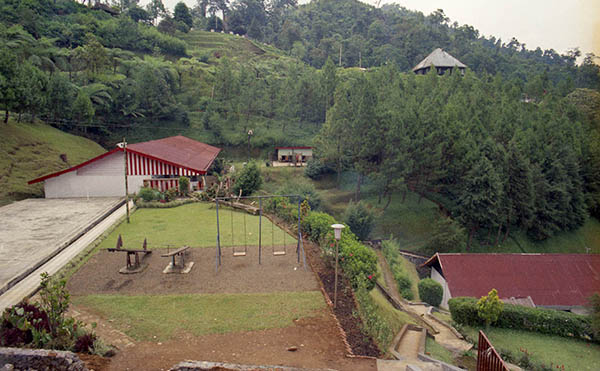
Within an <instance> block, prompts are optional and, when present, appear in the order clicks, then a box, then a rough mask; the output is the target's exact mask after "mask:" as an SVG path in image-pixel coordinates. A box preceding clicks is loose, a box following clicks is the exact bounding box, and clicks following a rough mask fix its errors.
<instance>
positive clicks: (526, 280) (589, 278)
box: [423, 254, 600, 307]
mask: <svg viewBox="0 0 600 371" xmlns="http://www.w3.org/2000/svg"><path fill="white" fill-rule="evenodd" d="M423 265H426V266H430V267H436V269H438V271H439V273H441V274H442V275H443V276H444V278H445V280H446V281H447V283H448V287H449V289H450V293H451V294H452V297H458V296H470V297H476V298H478V297H481V296H484V295H487V294H488V292H489V291H490V290H491V289H493V288H495V289H496V290H498V295H499V296H500V297H501V298H510V297H527V296H531V298H532V299H533V302H534V303H535V304H536V305H540V306H548V307H572V306H585V305H587V304H588V298H589V297H590V296H591V295H592V294H593V293H594V292H600V255H599V254H435V255H434V256H433V257H431V258H430V259H429V260H428V261H427V262H425V264H423Z"/></svg>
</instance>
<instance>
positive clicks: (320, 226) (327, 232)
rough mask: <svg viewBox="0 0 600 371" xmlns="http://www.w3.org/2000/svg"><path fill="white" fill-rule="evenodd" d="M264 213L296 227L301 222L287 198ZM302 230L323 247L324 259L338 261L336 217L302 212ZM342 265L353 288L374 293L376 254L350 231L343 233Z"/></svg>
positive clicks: (272, 201) (275, 201) (279, 199)
mask: <svg viewBox="0 0 600 371" xmlns="http://www.w3.org/2000/svg"><path fill="white" fill-rule="evenodd" d="M265 210H267V211H269V212H272V213H274V214H276V215H277V216H278V217H280V218H282V219H283V220H285V221H286V222H288V223H290V224H292V225H294V224H295V223H297V220H298V205H297V204H290V203H289V201H288V200H287V198H284V197H275V198H272V199H270V200H269V202H267V203H266V205H265ZM301 212H302V213H303V216H302V217H301V218H300V230H301V231H302V235H303V236H304V237H306V238H308V239H309V240H310V241H312V242H315V243H317V244H319V245H320V246H321V249H322V251H323V256H324V258H325V259H328V261H329V262H333V260H334V259H335V239H334V236H333V229H332V228H331V225H332V224H335V223H336V220H335V218H334V217H332V216H331V215H329V214H327V213H323V212H316V211H311V210H310V208H305V209H304V210H301ZM339 263H340V265H341V267H342V269H343V271H344V273H345V274H346V277H348V278H349V279H350V282H351V283H352V286H353V288H354V289H357V288H358V287H359V286H361V283H362V284H364V286H365V287H366V288H367V289H368V290H371V289H372V288H373V287H374V286H375V281H376V280H377V275H378V272H377V255H375V253H374V252H373V251H372V250H371V249H369V248H368V247H366V246H365V245H363V244H362V243H360V242H359V241H358V238H357V237H356V235H354V233H352V231H350V228H348V227H347V226H346V228H344V229H343V230H342V238H341V239H340V245H339Z"/></svg>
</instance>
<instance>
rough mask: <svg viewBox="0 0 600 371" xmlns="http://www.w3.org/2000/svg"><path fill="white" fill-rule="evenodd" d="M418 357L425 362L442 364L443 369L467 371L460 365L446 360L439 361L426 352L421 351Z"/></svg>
mask: <svg viewBox="0 0 600 371" xmlns="http://www.w3.org/2000/svg"><path fill="white" fill-rule="evenodd" d="M418 358H419V360H421V361H423V362H430V363H435V364H437V365H439V366H441V367H442V370H443V371H465V370H464V369H462V368H460V367H456V366H453V365H450V364H448V363H446V362H442V361H439V360H437V359H435V358H431V357H429V356H427V355H425V354H424V353H419V355H418Z"/></svg>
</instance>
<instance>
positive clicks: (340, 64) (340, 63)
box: [339, 44, 342, 67]
mask: <svg viewBox="0 0 600 371" xmlns="http://www.w3.org/2000/svg"><path fill="white" fill-rule="evenodd" d="M339 66H340V67H342V44H340V62H339Z"/></svg>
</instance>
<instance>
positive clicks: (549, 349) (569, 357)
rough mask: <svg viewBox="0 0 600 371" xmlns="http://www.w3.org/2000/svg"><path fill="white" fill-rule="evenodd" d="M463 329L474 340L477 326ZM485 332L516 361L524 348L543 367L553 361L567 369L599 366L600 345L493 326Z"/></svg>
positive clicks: (595, 367)
mask: <svg viewBox="0 0 600 371" xmlns="http://www.w3.org/2000/svg"><path fill="white" fill-rule="evenodd" d="M463 329H464V330H463V331H464V332H466V333H467V335H468V336H469V337H470V338H471V339H477V336H478V335H477V334H478V330H479V329H476V328H473V327H468V326H465V327H464V328H463ZM484 331H485V333H486V335H487V337H488V339H490V341H491V342H492V344H493V345H494V347H495V348H497V349H501V350H505V351H506V350H508V351H509V352H510V353H511V354H512V355H513V357H515V358H516V359H517V360H518V359H519V358H520V357H521V356H523V354H524V353H523V351H522V350H521V349H523V350H527V352H529V353H531V354H532V355H531V360H532V361H533V362H535V363H538V364H542V363H543V364H545V365H546V366H550V363H552V364H553V365H554V366H556V365H564V366H565V369H567V370H597V369H598V365H600V345H599V344H594V343H589V342H586V341H582V340H575V339H567V338H564V337H560V336H550V335H544V334H538V333H535V332H528V331H518V330H511V329H503V328H495V327H491V328H489V329H488V330H484Z"/></svg>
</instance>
